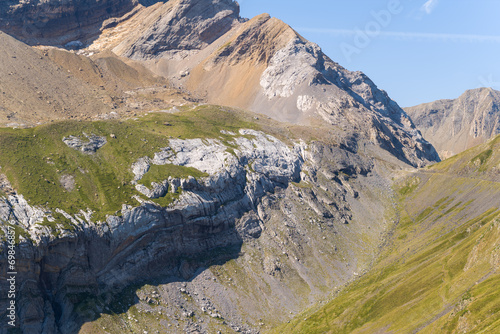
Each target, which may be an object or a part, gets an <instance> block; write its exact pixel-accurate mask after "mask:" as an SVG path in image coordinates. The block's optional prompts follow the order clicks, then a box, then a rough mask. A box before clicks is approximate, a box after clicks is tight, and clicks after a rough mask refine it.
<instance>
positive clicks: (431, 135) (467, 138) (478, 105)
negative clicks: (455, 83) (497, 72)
mask: <svg viewBox="0 0 500 334" xmlns="http://www.w3.org/2000/svg"><path fill="white" fill-rule="evenodd" d="M405 111H406V112H407V113H408V115H409V116H410V117H411V118H412V119H413V121H414V122H415V125H416V126H417V127H418V129H419V130H420V131H421V132H422V135H423V136H424V138H425V139H427V140H428V141H430V142H431V143H432V144H433V145H434V147H435V148H436V150H437V151H438V153H439V155H440V157H441V158H442V159H446V158H448V157H450V156H452V155H455V154H457V153H460V152H462V151H464V150H466V149H469V148H471V147H473V146H476V145H479V144H482V143H484V142H485V141H487V140H488V139H490V138H491V137H493V136H495V135H498V134H500V92H499V91H496V90H494V89H491V88H478V89H471V90H468V91H466V92H465V93H464V94H462V96H460V97H459V98H457V99H454V100H438V101H434V102H430V103H424V104H420V105H418V106H415V107H410V108H405Z"/></svg>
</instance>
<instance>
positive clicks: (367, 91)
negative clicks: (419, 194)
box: [260, 38, 439, 166]
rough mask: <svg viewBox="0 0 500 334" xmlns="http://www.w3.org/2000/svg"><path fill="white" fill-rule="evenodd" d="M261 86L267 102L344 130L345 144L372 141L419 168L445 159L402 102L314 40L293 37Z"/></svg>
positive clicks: (281, 51)
mask: <svg viewBox="0 0 500 334" xmlns="http://www.w3.org/2000/svg"><path fill="white" fill-rule="evenodd" d="M260 85H261V87H262V89H263V93H264V94H265V96H266V97H267V101H265V100H264V101H262V100H261V102H260V104H261V105H262V106H263V105H270V106H274V108H276V107H278V108H280V107H279V106H286V108H289V109H288V110H287V112H288V113H290V109H292V110H293V109H295V110H297V115H301V114H309V115H314V114H316V115H319V116H320V117H321V118H323V119H324V120H325V121H326V122H328V123H330V124H332V125H336V126H341V127H342V128H343V129H344V131H345V132H344V134H342V135H339V141H340V142H342V141H346V140H348V141H354V142H363V141H365V142H366V141H368V142H371V143H373V144H376V145H379V146H382V147H383V148H385V149H387V150H388V151H389V152H391V153H392V154H394V155H395V156H396V157H398V158H399V159H401V160H403V161H405V162H407V163H409V164H410V165H413V166H421V165H423V164H426V163H428V162H430V161H438V160H439V157H438V155H437V153H436V152H435V150H434V148H433V147H432V145H431V144H429V143H428V142H427V141H426V140H425V139H424V138H423V137H422V136H421V134H420V133H419V131H418V130H417V129H416V127H415V126H414V124H413V122H412V121H411V119H410V118H409V117H408V116H407V115H406V113H405V112H404V111H403V110H402V109H401V108H400V107H399V106H398V105H397V103H396V102H394V101H393V100H391V99H390V98H389V96H388V95H387V94H386V93H385V92H384V91H382V90H380V89H378V88H377V86H376V85H375V84H374V83H373V82H372V81H371V80H370V79H369V78H368V77H366V76H365V75H364V74H363V73H361V72H350V71H348V70H346V69H344V68H343V67H341V66H340V65H338V64H337V63H335V62H333V61H332V60H330V59H329V58H328V57H327V56H326V55H325V54H323V52H322V51H321V49H320V48H319V46H317V45H316V44H314V43H311V42H307V41H304V40H302V39H300V38H295V39H293V40H291V41H290V42H289V43H288V44H287V45H286V46H285V48H283V49H281V50H279V51H277V52H276V53H275V54H274V56H273V57H272V58H271V60H270V62H269V65H268V67H267V69H266V70H265V71H264V72H263V74H262V76H261V80H260ZM271 108H272V107H271ZM281 108H282V107H281ZM300 117H302V116H300Z"/></svg>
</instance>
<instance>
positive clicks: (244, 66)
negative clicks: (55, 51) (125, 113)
mask: <svg viewBox="0 0 500 334" xmlns="http://www.w3.org/2000/svg"><path fill="white" fill-rule="evenodd" d="M187 3H189V6H188V5H187V4H185V3H184V2H182V1H169V2H167V3H166V4H163V5H160V4H157V5H156V6H151V7H147V8H143V9H141V10H139V11H138V12H137V13H136V14H135V15H133V16H131V17H130V18H129V19H128V20H125V21H124V22H123V23H121V24H119V25H118V26H116V27H114V28H110V29H106V30H104V31H103V33H102V35H101V36H100V37H99V38H98V39H97V40H96V41H94V42H93V44H92V45H90V46H89V47H88V49H89V50H102V49H110V50H112V51H113V52H115V53H116V54H118V55H120V56H125V57H129V58H132V59H134V60H138V61H144V62H146V64H147V66H148V68H150V69H151V70H152V71H153V72H155V73H156V74H159V75H163V76H165V77H168V78H170V79H171V80H173V82H175V83H176V84H177V85H180V86H182V87H186V88H187V89H188V90H190V91H192V92H194V93H196V94H197V95H199V96H201V97H202V98H204V99H206V100H208V101H209V102H211V103H216V104H222V105H229V106H234V107H240V108H245V109H249V110H252V111H255V112H259V113H265V114H266V115H269V116H271V117H273V118H275V119H278V120H280V121H287V122H292V123H298V124H317V123H319V122H326V123H327V124H329V125H331V126H335V127H340V128H342V130H343V131H342V132H340V131H339V132H338V137H337V138H336V140H337V141H338V142H341V143H346V144H347V145H350V146H351V149H353V150H355V148H354V147H355V146H357V145H358V144H357V143H358V142H359V143H360V144H361V143H363V142H370V143H374V144H376V145H379V146H383V147H384V148H386V149H387V150H389V151H390V152H391V153H392V154H394V155H396V156H398V157H399V158H400V159H402V160H403V161H405V162H407V163H409V164H412V165H415V166H420V165H422V164H425V163H426V162H428V161H436V159H439V158H438V156H437V154H436V152H435V151H434V150H433V148H432V145H429V143H428V142H426V141H425V140H424V139H423V138H422V136H421V135H420V133H419V132H418V130H417V129H416V128H415V126H414V124H413V123H412V121H411V119H410V118H409V117H408V116H407V115H406V113H405V112H404V111H403V110H402V109H401V108H400V107H399V106H398V105H397V104H396V103H395V102H394V101H393V100H391V99H390V98H389V97H388V95H387V94H386V93H385V92H384V91H382V90H380V89H378V88H377V87H376V85H375V84H374V83H373V82H372V81H371V80H370V79H369V78H367V77H366V76H365V75H364V74H363V73H361V72H350V71H348V70H346V69H344V68H343V67H341V66H340V65H339V64H337V63H335V62H333V61H332V60H331V59H330V58H328V57H327V56H326V55H325V54H324V53H323V52H322V51H321V49H320V48H319V46H318V45H316V44H314V43H311V42H308V41H307V40H305V39H304V38H302V37H301V36H300V35H298V34H297V33H296V32H295V31H294V30H293V29H292V28H290V27H289V26H288V25H286V24H284V23H283V22H281V21H280V20H278V19H275V18H271V17H269V15H266V14H263V15H260V16H257V17H255V18H253V19H251V20H248V21H247V20H244V19H241V18H239V17H238V16H237V14H238V8H237V6H236V4H235V3H234V2H232V1H221V2H218V3H217V4H218V6H219V7H217V8H216V9H217V10H216V11H212V10H210V11H203V12H202V13H200V12H199V10H197V9H198V8H199V7H198V6H202V8H212V6H210V5H209V4H208V3H206V2H203V1H201V2H198V1H187ZM203 6H205V7H203ZM186 8H188V9H189V11H187V12H186ZM178 13H184V14H183V15H184V16H183V20H181V21H180V20H178V19H177V17H178ZM144 22H152V23H147V24H145V23H144ZM160 22H161V23H160ZM186 26H187V27H190V29H193V30H184V29H185V27H186ZM213 26H218V27H219V29H218V30H214V29H212V27H213ZM129 31H134V33H133V34H128V33H127V32H129ZM194 31H196V34H194ZM207 31H208V32H210V34H209V36H210V38H207V39H206V40H200V38H199V37H196V36H204V34H208V32H207ZM171 32H176V33H175V34H174V35H172V34H171ZM193 34H194V35H193ZM170 39H175V43H173V42H172V41H170ZM144 41H148V42H147V43H146V42H144ZM172 45H175V47H174V46H172ZM341 133H342V134H341Z"/></svg>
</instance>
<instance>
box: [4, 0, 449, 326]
mask: <svg viewBox="0 0 500 334" xmlns="http://www.w3.org/2000/svg"><path fill="white" fill-rule="evenodd" d="M1 6H3V7H2V9H4V10H3V11H1V12H0V18H1V21H0V26H1V29H3V30H4V31H5V32H6V33H5V32H4V33H0V39H1V42H2V43H0V52H1V53H2V57H1V58H0V74H2V79H1V80H0V90H1V92H0V93H1V95H0V122H1V123H2V125H8V126H10V127H6V128H0V220H1V222H2V226H1V229H0V231H1V232H0V234H2V238H3V239H2V240H4V241H5V239H6V238H7V236H8V235H9V233H11V234H12V233H13V232H12V231H15V235H16V270H17V273H18V274H17V275H18V276H17V278H16V279H17V283H18V285H17V289H18V290H17V294H16V296H17V299H16V305H17V309H16V310H17V324H18V329H17V330H20V331H22V332H26V333H78V332H81V333H95V332H99V333H102V332H104V333H126V332H131V333H144V332H145V331H146V332H150V333H151V332H169V333H186V332H205V333H215V332H217V331H221V332H224V333H226V332H229V333H231V332H247V333H258V332H262V331H266V330H270V329H272V328H273V327H275V326H276V325H279V324H280V323H282V322H285V321H287V320H288V319H290V318H291V317H292V316H293V315H294V314H297V313H299V312H301V311H302V310H303V309H304V308H306V307H308V306H310V305H312V304H314V303H315V302H318V301H320V300H322V299H324V297H325V296H326V295H328V293H329V292H330V291H332V289H339V288H341V287H343V286H344V285H345V284H347V283H348V282H349V281H351V280H352V279H353V278H355V277H358V276H360V275H362V274H363V273H365V272H367V271H368V270H369V269H370V267H371V266H372V264H373V261H374V260H375V259H376V258H377V256H378V255H379V252H380V245H381V244H383V243H384V242H385V241H386V240H387V231H388V227H390V226H392V224H393V223H394V221H395V220H396V216H395V214H394V212H395V211H394V208H393V206H394V196H393V190H392V188H391V183H392V176H393V175H394V173H396V172H397V171H400V170H404V169H408V168H411V167H416V166H424V165H426V164H429V163H431V162H435V161H438V160H439V157H438V156H437V153H436V151H435V150H434V148H433V146H432V145H431V144H429V143H428V142H427V141H426V140H425V139H423V138H422V136H421V134H420V132H419V131H418V130H417V129H416V128H415V126H414V125H413V123H412V121H411V119H410V118H409V117H408V116H407V115H406V113H405V112H404V111H403V110H402V109H401V108H400V107H399V106H398V105H397V104H396V103H395V102H394V101H392V100H391V99H390V98H389V96H388V95H387V94H386V93H385V92H384V91H382V90H380V89H378V88H377V87H376V85H375V84H374V83H373V82H372V81H371V80H370V79H369V78H367V77H366V76H365V75H364V74H362V73H360V72H350V71H348V70H346V69H344V68H343V67H341V66H340V65H339V64H337V63H335V62H333V61H332V60H331V59H329V58H328V57H327V56H326V55H325V54H324V53H323V52H322V51H321V49H320V48H319V47H318V46H317V45H315V44H313V43H310V42H308V41H307V40H305V39H304V38H302V37H301V36H299V35H298V34H297V33H296V32H295V31H294V30H293V29H292V28H290V27H289V26H288V25H286V24H285V23H283V22H281V21H280V20H278V19H276V18H271V17H269V15H266V14H263V15H260V16H257V17H255V18H253V19H251V20H247V19H243V18H241V17H240V16H239V6H238V4H237V3H236V2H234V1H230V0H170V1H138V2H136V1H129V2H126V1H125V2H124V1H111V0H109V1H87V0H75V1H57V0H46V1H7V2H3V3H2V4H1ZM69 21H71V22H70V23H68V27H69V28H68V29H67V30H63V29H60V26H61V24H62V23H64V22H69ZM30 22H31V23H30ZM34 22H40V24H41V23H43V24H42V25H41V26H40V27H39V28H40V30H35V29H33V30H29V29H28V30H26V29H25V28H26V24H25V23H27V24H28V26H29V27H31V26H32V25H30V24H32V23H33V24H34ZM37 24H38V23H37ZM58 25H59V29H58ZM37 27H38V26H37ZM8 34H13V35H14V36H15V37H16V38H17V39H16V38H13V37H11V36H10V35H8ZM22 41H24V42H26V43H29V44H31V45H36V46H28V44H25V43H23V42H22ZM68 42H69V44H68ZM39 44H40V45H39ZM74 49H76V50H74ZM209 103H213V104H217V105H226V106H217V105H211V104H209ZM227 106H232V107H227ZM238 108H243V109H249V110H250V111H244V110H242V109H238ZM3 245H4V246H6V243H3ZM2 249H3V251H2V253H1V255H0V263H1V266H0V270H1V276H2V277H3V278H5V277H6V276H7V265H6V263H7V262H6V261H7V253H6V252H5V249H6V248H5V247H4V248H2ZM0 284H1V285H2V291H4V288H7V284H8V282H7V281H6V280H5V279H2V280H1V283H0ZM9 302H10V301H9V299H8V298H7V296H5V295H1V296H0V310H2V311H0V312H3V313H1V314H0V316H2V317H3V318H5V316H6V313H5V312H6V310H7V308H6V305H7V303H9ZM2 325H3V323H2ZM8 328H9V327H8V326H7V325H6V326H4V327H2V329H1V333H5V332H7V330H8Z"/></svg>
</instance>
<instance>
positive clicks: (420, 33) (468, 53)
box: [238, 0, 500, 107]
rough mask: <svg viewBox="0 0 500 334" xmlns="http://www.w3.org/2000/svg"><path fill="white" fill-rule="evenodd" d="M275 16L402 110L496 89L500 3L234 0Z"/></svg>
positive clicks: (246, 9)
mask: <svg viewBox="0 0 500 334" xmlns="http://www.w3.org/2000/svg"><path fill="white" fill-rule="evenodd" d="M238 2H239V4H240V7H241V16H243V17H248V18H251V17H253V16H255V15H258V14H261V13H269V14H271V16H274V17H277V18H279V19H281V20H283V21H285V22H286V23H288V24H289V25H290V26H292V28H294V29H295V30H296V31H297V32H299V33H300V34H301V35H302V36H304V37H305V38H307V39H308V40H310V41H312V42H315V43H318V44H319V45H320V46H321V48H322V49H323V51H324V52H325V53H326V54H327V55H328V56H329V57H330V58H331V59H332V60H334V61H336V62H338V63H339V64H340V65H342V66H344V67H345V68H347V69H349V70H352V71H357V70H360V71H363V72H364V73H365V74H366V75H368V76H369V77H370V78H371V79H372V80H373V81H374V82H375V84H376V85H377V86H378V87H379V88H381V89H384V90H386V91H387V92H388V93H389V96H391V98H392V99H394V100H395V101H396V102H398V103H399V105H400V106H402V107H408V106H413V105H416V104H420V103H424V102H431V101H434V100H438V99H449V98H456V97H458V96H460V95H461V94H462V93H463V92H464V91H465V90H467V89H472V88H477V87H484V86H486V87H492V88H494V89H497V90H500V0H329V1H328V0H308V1H304V0H239V1H238Z"/></svg>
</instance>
